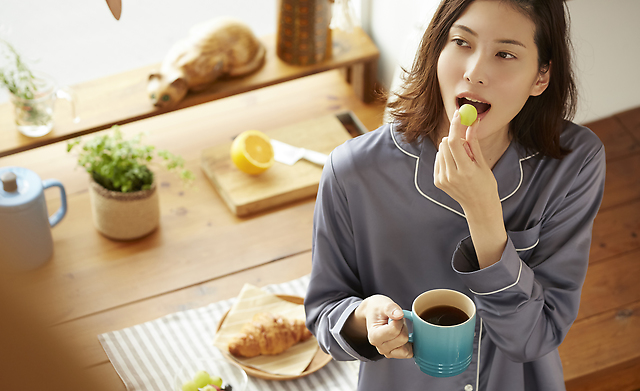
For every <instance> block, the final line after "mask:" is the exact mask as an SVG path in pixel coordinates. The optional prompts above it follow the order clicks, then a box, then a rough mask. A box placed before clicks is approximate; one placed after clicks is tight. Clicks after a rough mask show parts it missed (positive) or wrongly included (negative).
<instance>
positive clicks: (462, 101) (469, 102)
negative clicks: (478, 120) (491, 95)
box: [457, 97, 491, 116]
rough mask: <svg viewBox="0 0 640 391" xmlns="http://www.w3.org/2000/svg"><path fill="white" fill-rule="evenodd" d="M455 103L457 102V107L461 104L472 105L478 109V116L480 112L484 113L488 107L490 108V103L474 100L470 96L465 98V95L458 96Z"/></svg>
mask: <svg viewBox="0 0 640 391" xmlns="http://www.w3.org/2000/svg"><path fill="white" fill-rule="evenodd" d="M457 103H458V109H459V108H460V107H462V105H472V106H473V107H475V108H476V110H477V111H478V116H480V114H483V113H486V112H487V111H489V109H491V104H489V103H486V102H481V101H479V100H475V99H471V98H465V97H461V98H458V101H457Z"/></svg>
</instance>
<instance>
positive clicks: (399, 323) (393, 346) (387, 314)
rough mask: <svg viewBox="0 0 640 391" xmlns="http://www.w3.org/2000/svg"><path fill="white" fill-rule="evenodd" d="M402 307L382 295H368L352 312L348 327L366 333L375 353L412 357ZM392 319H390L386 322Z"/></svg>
mask: <svg viewBox="0 0 640 391" xmlns="http://www.w3.org/2000/svg"><path fill="white" fill-rule="evenodd" d="M403 318H404V314H403V313H402V309H401V308H400V306H399V305H398V304H396V303H395V302H394V301H393V300H391V299H390V298H388V297H387V296H383V295H374V296H370V297H368V298H366V299H364V300H363V301H362V303H360V305H359V306H358V308H356V310H355V311H354V312H353V313H352V314H351V317H350V318H349V320H348V321H347V325H346V326H347V327H348V328H350V329H351V334H352V335H353V332H354V331H356V332H358V334H360V335H361V336H363V337H364V336H365V335H366V338H367V340H368V341H369V343H370V344H371V345H373V346H375V348H376V349H378V352H379V353H380V354H382V355H383V356H385V357H387V358H411V357H413V348H412V345H411V344H410V343H408V341H409V334H408V332H407V326H406V324H405V323H404V321H403V320H402V319H403ZM389 319H393V321H391V322H390V321H389Z"/></svg>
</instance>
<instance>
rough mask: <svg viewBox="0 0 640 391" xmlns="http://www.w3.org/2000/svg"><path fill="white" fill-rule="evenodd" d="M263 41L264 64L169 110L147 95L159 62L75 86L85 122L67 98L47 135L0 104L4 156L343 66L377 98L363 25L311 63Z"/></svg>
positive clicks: (335, 36)
mask: <svg viewBox="0 0 640 391" xmlns="http://www.w3.org/2000/svg"><path fill="white" fill-rule="evenodd" d="M261 41H262V42H263V43H264V45H265V47H266V49H267V57H266V61H265V64H264V66H263V67H262V68H261V69H259V70H258V71H256V72H255V73H253V74H250V75H247V76H243V77H240V78H233V79H225V80H219V81H216V82H215V83H214V84H213V85H212V87H211V88H210V89H208V90H206V91H203V92H199V93H190V94H188V95H187V96H186V97H185V98H184V99H183V100H182V101H181V102H180V103H179V104H178V105H177V106H175V107H173V108H171V109H168V110H159V109H157V108H155V107H154V106H153V105H152V104H151V102H150V100H149V98H148V96H147V81H148V76H149V74H150V73H151V72H152V71H153V70H157V69H159V68H160V64H159V63H158V64H154V65H150V66H146V67H142V68H139V69H135V70H132V71H129V72H124V73H120V74H117V75H112V76H107V77H104V78H101V79H97V80H92V81H88V82H84V83H80V84H78V85H75V86H73V89H74V91H75V92H76V94H77V97H78V102H77V113H78V115H79V116H80V118H81V120H80V122H79V123H73V122H72V121H71V114H70V109H69V108H67V107H65V103H66V102H63V104H62V105H59V106H58V109H57V110H56V113H55V114H54V121H55V125H54V129H53V130H52V131H51V133H49V134H48V135H46V136H43V137H39V138H29V137H26V136H23V135H22V134H20V133H19V132H18V131H17V130H16V129H15V124H14V123H13V112H12V110H13V107H12V105H11V103H5V104H3V105H0V157H1V156H6V155H10V154H12V153H16V152H20V151H25V150H28V149H31V148H35V147H39V146H42V145H47V144H51V143H55V142H58V141H62V140H67V139H70V138H73V137H76V136H80V135H83V134H87V133H92V132H96V131H99V130H103V129H107V128H109V127H111V126H112V125H115V124H119V125H122V124H126V123H130V122H133V121H138V120H141V119H144V118H149V117H153V116H156V115H160V114H164V113H167V112H170V111H175V110H181V109H184V108H187V107H191V106H195V105H199V104H202V103H206V102H210V101H213V100H216V99H221V98H226V97H228V96H232V95H236V94H241V93H243V92H247V91H252V90H255V89H258V88H263V87H267V86H271V85H274V84H278V83H283V82H286V81H290V80H293V79H297V78H301V77H304V76H309V75H312V74H316V73H319V72H324V71H328V70H332V69H341V70H342V73H343V75H344V77H345V79H346V80H347V82H349V83H350V84H351V86H352V87H353V89H354V92H355V93H356V95H357V96H358V97H359V98H360V100H362V101H363V102H371V101H372V100H373V99H374V83H375V78H376V71H377V68H376V65H377V61H378V57H379V51H378V49H377V47H376V46H375V45H374V44H373V42H372V41H371V39H370V38H369V36H368V35H367V34H366V33H365V32H364V31H362V29H359V28H356V29H354V31H353V32H350V33H347V32H344V31H341V30H334V31H333V33H332V41H333V46H332V56H331V58H329V59H327V60H326V61H323V62H321V63H318V64H313V65H308V66H293V65H289V64H287V63H285V62H283V61H282V60H280V58H279V57H278V56H277V55H276V39H275V35H268V36H265V37H262V38H261Z"/></svg>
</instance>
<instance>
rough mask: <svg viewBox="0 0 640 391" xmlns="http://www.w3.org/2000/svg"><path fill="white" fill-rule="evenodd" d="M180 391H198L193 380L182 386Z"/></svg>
mask: <svg viewBox="0 0 640 391" xmlns="http://www.w3.org/2000/svg"><path fill="white" fill-rule="evenodd" d="M182 391H198V386H196V383H195V382H194V381H193V380H188V381H186V382H184V384H183V385H182Z"/></svg>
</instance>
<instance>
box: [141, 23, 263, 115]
mask: <svg viewBox="0 0 640 391" xmlns="http://www.w3.org/2000/svg"><path fill="white" fill-rule="evenodd" d="M264 58H265V48H264V45H263V44H262V43H261V42H260V41H259V40H258V39H257V38H256V37H255V35H254V34H253V32H252V31H251V29H250V28H249V27H248V26H247V25H245V24H244V23H242V22H240V21H237V20H234V19H230V18H216V19H213V20H211V21H209V22H206V23H203V24H200V25H196V26H194V27H193V28H192V29H191V31H190V32H189V36H188V37H187V38H186V39H184V40H182V41H180V42H178V43H176V44H175V45H174V46H173V47H172V48H171V50H170V51H169V53H167V56H166V57H165V59H164V61H163V62H162V66H161V69H160V72H159V73H152V74H150V75H149V84H148V85H147V91H148V92H149V98H150V99H151V102H152V103H153V104H154V105H155V106H157V107H160V108H166V107H170V106H173V105H175V104H177V103H178V102H179V101H180V100H182V98H184V96H185V95H186V94H187V92H188V91H202V90H204V89H207V88H208V87H209V86H210V85H211V84H212V83H213V82H214V81H216V80H217V79H218V78H219V77H221V76H241V75H245V74H248V73H251V72H253V71H255V70H257V69H258V68H260V67H261V66H262V64H263V63H264Z"/></svg>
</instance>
